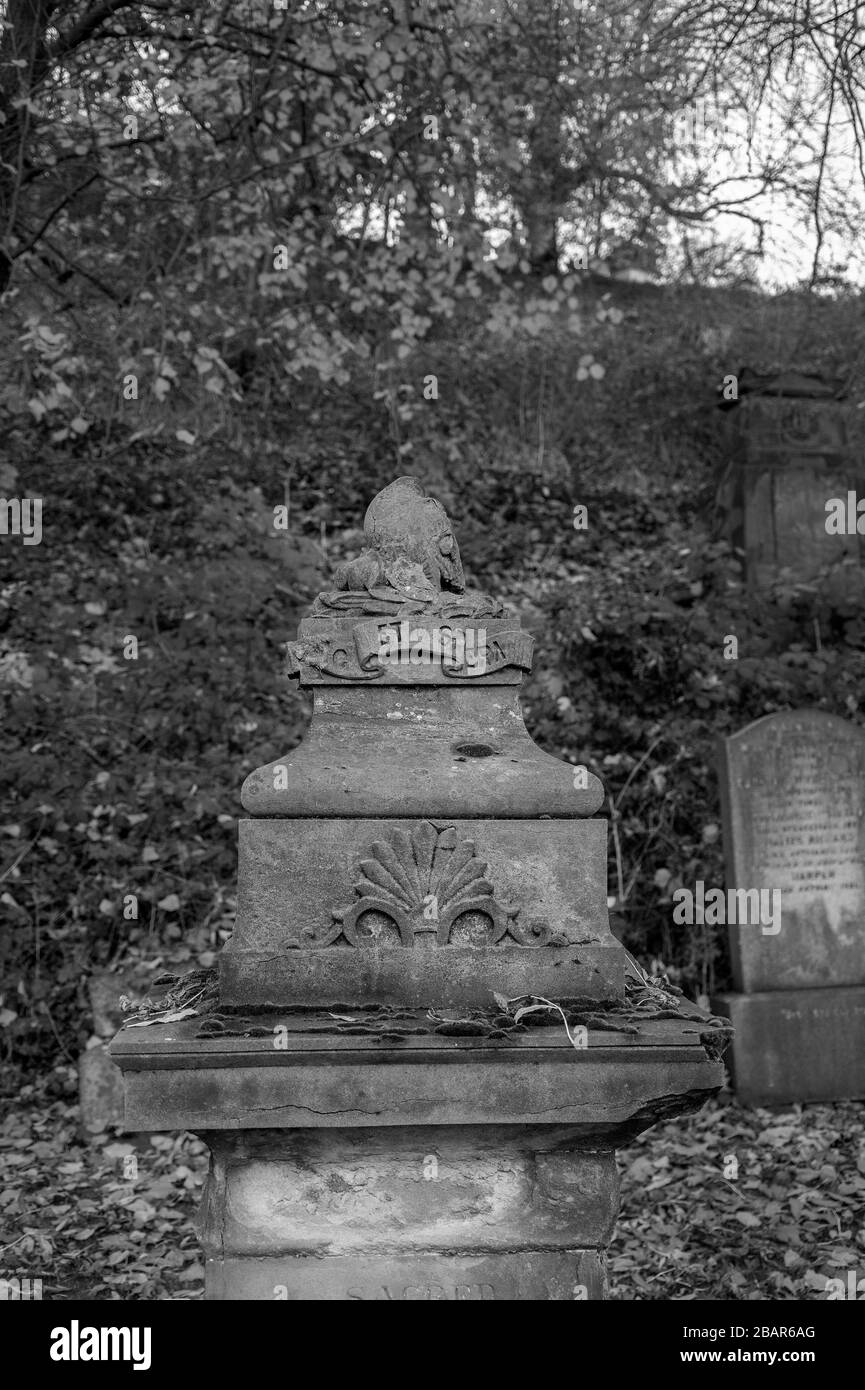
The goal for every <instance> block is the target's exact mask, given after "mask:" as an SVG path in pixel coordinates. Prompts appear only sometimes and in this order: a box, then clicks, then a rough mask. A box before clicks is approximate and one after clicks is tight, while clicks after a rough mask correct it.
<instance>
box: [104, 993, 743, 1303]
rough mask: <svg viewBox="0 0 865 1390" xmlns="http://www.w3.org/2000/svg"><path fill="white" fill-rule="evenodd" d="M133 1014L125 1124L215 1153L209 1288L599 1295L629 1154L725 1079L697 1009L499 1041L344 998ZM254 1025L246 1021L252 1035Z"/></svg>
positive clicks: (123, 1039) (209, 1196)
mask: <svg viewBox="0 0 865 1390" xmlns="http://www.w3.org/2000/svg"><path fill="white" fill-rule="evenodd" d="M201 1023H202V1020H189V1021H187V1022H183V1023H179V1024H162V1025H154V1026H152V1027H149V1028H146V1029H126V1030H125V1031H123V1032H121V1033H120V1034H118V1036H117V1038H116V1039H115V1041H114V1044H113V1046H112V1053H113V1056H114V1058H115V1060H116V1062H117V1063H118V1065H119V1066H120V1068H121V1070H122V1072H123V1076H124V1082H125V1087H126V1125H127V1128H128V1129H148V1130H154V1129H158V1130H169V1129H190V1130H193V1131H195V1132H196V1133H197V1134H199V1135H201V1137H202V1138H204V1140H205V1141H206V1142H207V1144H208V1145H209V1146H210V1149H211V1155H212V1157H211V1168H210V1176H209V1180H208V1184H207V1189H206V1193H205V1198H204V1203H203V1207H202V1213H201V1221H200V1234H201V1241H202V1246H203V1249H204V1253H205V1259H206V1297H207V1298H209V1299H292V1300H298V1299H310V1300H319V1299H337V1300H339V1299H344V1300H355V1299H391V1300H402V1299H442V1300H460V1299H487V1300H490V1299H505V1300H563V1299H565V1300H572V1299H602V1298H603V1297H604V1252H605V1250H606V1246H607V1243H608V1241H609V1239H610V1235H611V1233H612V1230H613V1226H614V1223H615V1219H616V1213H617V1206H618V1181H617V1176H616V1164H615V1148H616V1147H617V1145H619V1144H622V1143H626V1142H628V1141H629V1140H631V1139H632V1138H633V1137H634V1136H635V1135H636V1134H638V1133H639V1132H640V1131H641V1130H643V1129H645V1128H647V1127H648V1126H649V1125H651V1124H653V1123H655V1122H656V1121H657V1120H659V1119H662V1118H666V1117H667V1116H669V1115H672V1114H676V1113H682V1112H686V1111H689V1110H694V1109H697V1108H698V1107H699V1106H700V1105H702V1104H703V1103H704V1101H705V1100H706V1099H707V1097H708V1096H709V1095H711V1094H712V1093H714V1092H715V1091H717V1090H718V1089H719V1088H720V1086H721V1085H722V1084H723V1080H724V1073H723V1068H722V1066H721V1065H720V1063H719V1062H718V1061H716V1060H713V1057H714V1055H715V1052H716V1049H713V1048H711V1047H710V1049H709V1050H708V1051H707V1049H706V1047H705V1046H704V1043H703V1036H704V1027H703V1025H702V1024H701V1022H700V1020H699V1019H698V1018H697V1019H695V1018H691V1019H689V1020H687V1021H686V1020H682V1021H681V1022H679V1021H677V1020H656V1021H653V1022H649V1023H643V1024H640V1025H639V1026H638V1028H636V1029H635V1030H634V1031H633V1032H625V1031H621V1032H616V1031H609V1032H607V1031H600V1032H595V1031H592V1030H591V1029H590V1030H589V1032H588V1045H587V1046H586V1047H584V1048H580V1049H575V1048H574V1047H573V1046H572V1045H571V1043H570V1042H569V1041H568V1039H567V1036H566V1035H565V1032H564V1029H562V1028H547V1027H544V1028H536V1029H533V1030H531V1031H530V1032H526V1033H517V1034H514V1035H511V1036H506V1037H504V1038H489V1037H471V1036H469V1037H453V1036H447V1035H441V1034H436V1033H434V1032H432V1031H430V1027H431V1024H430V1023H429V1021H426V1022H425V1021H424V1016H423V1015H421V1014H419V1015H418V1017H417V1020H416V1022H415V1023H414V1024H412V1023H411V1022H410V1021H409V1022H406V1020H405V1018H403V1019H402V1020H401V1022H400V1023H399V1025H398V1027H399V1028H400V1030H402V1032H403V1036H401V1037H395V1036H394V1035H393V1031H391V1033H390V1035H388V1032H387V1031H386V1030H385V1031H382V1032H379V1033H377V1034H376V1033H374V1032H372V1031H370V1032H367V1033H364V1032H362V1031H361V1028H362V1026H363V1025H361V1026H360V1027H359V1028H358V1030H357V1031H356V1032H355V1033H350V1032H348V1031H346V1032H342V1033H340V1032H339V1031H338V1030H339V1028H340V1027H342V1028H343V1029H348V1028H349V1027H350V1025H348V1024H345V1023H343V1024H340V1022H339V1021H338V1020H336V1019H334V1017H333V1015H332V1014H330V1013H324V1012H323V1013H321V1014H316V1013H313V1012H312V1011H306V1012H296V1013H293V1014H292V1013H289V1014H282V1015H277V1014H274V1015H272V1016H269V1015H256V1016H255V1017H254V1019H253V1020H245V1021H244V1020H237V1021H236V1023H233V1024H230V1025H229V1027H230V1028H231V1029H232V1031H231V1032H230V1033H228V1034H222V1035H220V1036H216V1037H212V1036H211V1037H202V1036H197V1034H198V1033H200V1032H201V1031H202V1029H201ZM244 1029H246V1030H247V1032H246V1034H245V1035H244Z"/></svg>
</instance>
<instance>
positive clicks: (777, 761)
mask: <svg viewBox="0 0 865 1390" xmlns="http://www.w3.org/2000/svg"><path fill="white" fill-rule="evenodd" d="M724 763H725V768H724V774H723V778H722V780H723V782H724V784H725V786H724V791H725V803H726V806H725V819H726V848H727V858H728V874H727V879H728V886H729V885H731V884H735V886H736V887H741V888H761V889H763V888H765V889H778V890H779V891H780V894H781V931H780V933H779V934H778V936H777V937H776V938H773V939H772V940H771V941H770V942H768V943H767V942H766V941H765V940H762V941H761V940H758V939H756V938H755V936H754V934H753V933H751V934H750V935H749V932H748V928H747V927H744V928H736V927H734V928H733V929H732V930H731V948H732V953H733V964H734V974H735V976H736V986H737V988H740V989H745V990H746V991H749V992H751V991H754V990H759V989H786V988H801V987H806V986H812V985H813V986H833V985H843V984H859V983H861V982H863V981H865V733H863V731H862V730H860V729H858V728H857V727H856V726H855V725H853V724H849V723H847V722H846V721H845V720H842V719H838V718H836V717H835V716H832V715H828V714H824V713H823V712H821V711H810V710H803V711H796V712H793V713H784V714H777V715H769V716H767V717H766V718H765V719H762V720H758V721H757V723H756V724H752V725H751V726H750V727H749V728H747V729H745V730H743V731H742V732H741V734H738V735H736V736H735V737H734V738H732V739H728V740H727V743H726V749H725V759H724Z"/></svg>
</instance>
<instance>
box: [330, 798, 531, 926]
mask: <svg viewBox="0 0 865 1390" xmlns="http://www.w3.org/2000/svg"><path fill="white" fill-rule="evenodd" d="M357 867H358V878H357V880H356V882H355V884H354V890H355V893H356V894H357V898H356V900H355V901H354V902H353V903H351V904H349V905H348V906H346V907H339V908H334V909H333V919H334V925H335V927H336V930H335V931H334V933H333V935H332V936H331V938H330V939H331V941H334V940H336V938H337V935H338V934H340V933H341V935H342V936H343V937H344V938H345V940H346V941H347V942H348V944H349V945H351V946H420V947H424V946H427V947H430V946H431V947H436V946H448V945H460V946H489V945H493V944H495V943H496V942H501V941H503V939H504V938H507V937H510V938H511V941H512V942H516V944H517V945H520V946H543V945H545V944H546V942H547V940H548V939H549V930H548V929H547V928H546V927H545V926H538V925H536V924H532V925H530V926H528V927H525V928H524V927H522V926H518V925H517V923H516V920H515V919H516V917H517V914H518V912H519V908H517V907H511V906H508V905H507V904H504V903H500V902H498V901H497V899H496V897H495V892H494V889H493V886H492V884H491V883H489V882H488V881H487V879H486V878H485V877H484V875H485V874H486V870H487V866H486V864H485V863H484V862H483V861H482V860H481V859H479V858H478V857H477V854H476V853H475V844H474V841H473V840H461V839H458V837H457V832H456V829H455V828H454V827H453V826H448V827H446V828H445V829H442V830H438V829H436V827H435V826H434V825H432V824H431V823H430V822H429V821H421V822H420V823H419V824H418V825H417V826H416V827H415V828H414V830H412V831H411V833H409V832H408V831H405V830H394V831H393V833H392V834H391V837H390V839H389V840H376V841H374V842H373V844H372V845H371V847H370V856H369V858H368V859H362V860H361V861H360V863H359V864H358V866H357Z"/></svg>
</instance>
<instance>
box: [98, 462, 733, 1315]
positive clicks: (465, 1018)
mask: <svg viewBox="0 0 865 1390" xmlns="http://www.w3.org/2000/svg"><path fill="white" fill-rule="evenodd" d="M364 530H365V532H366V536H367V539H368V541H369V546H368V548H367V549H366V550H365V551H364V552H363V554H362V555H361V556H360V557H358V559H357V560H354V561H352V562H350V563H349V564H347V565H345V566H343V567H341V568H340V569H338V570H337V572H336V574H335V576H334V583H335V588H334V589H333V590H331V591H328V592H326V593H322V594H320V595H319V596H318V598H317V599H316V600H315V603H314V604H313V607H312V612H311V614H310V616H309V617H308V618H305V619H304V620H303V621H302V623H301V626H300V637H299V640H298V641H297V642H294V643H289V644H288V647H289V674H290V675H293V676H296V677H297V678H298V679H299V680H300V683H301V685H303V686H304V687H306V688H308V689H310V690H311V691H312V692H313V718H312V724H311V726H310V729H309V731H308V734H307V737H306V738H305V739H304V740H303V742H302V743H301V744H300V746H299V747H298V748H295V749H291V750H290V751H289V752H287V753H286V754H285V756H284V757H282V758H278V759H277V760H276V761H275V762H273V763H269V764H267V765H266V766H265V767H261V768H258V769H256V771H255V772H253V773H250V775H249V777H248V778H247V779H246V783H245V785H244V790H243V805H244V807H245V809H246V811H247V812H248V814H249V819H247V820H244V821H242V822H241V825H240V869H239V888H238V905H237V919H236V922H235V926H234V933H233V936H232V939H231V941H230V942H229V943H228V945H227V946H226V949H225V950H224V951H223V953H222V955H221V957H220V960H219V989H218V1009H217V1011H216V1012H214V1013H211V1014H209V1015H208V1016H207V1017H205V1018H200V1019H187V1020H186V1021H184V1022H179V1023H172V1022H170V1021H166V1022H164V1023H158V1022H157V1023H154V1022H153V1019H152V1017H151V1018H150V1019H148V1022H149V1023H150V1024H151V1026H148V1027H146V1028H141V1029H132V1028H127V1029H125V1030H123V1031H122V1032H121V1033H120V1034H119V1035H118V1037H117V1038H116V1039H115V1041H114V1043H113V1045H112V1055H113V1057H114V1059H115V1061H116V1062H117V1063H118V1065H119V1066H120V1069H121V1071H122V1073H123V1077H124V1083H125V1088H126V1124H127V1127H128V1128H129V1129H157V1130H166V1129H188V1130H193V1131H194V1132H195V1133H197V1134H200V1135H202V1136H203V1137H204V1138H205V1139H206V1141H207V1143H208V1144H209V1145H210V1149H211V1153H212V1163H211V1172H210V1181H209V1184H208V1188H207V1195H206V1198H205V1202H204V1210H203V1215H202V1225H201V1232H202V1243H203V1246H204V1250H205V1255H206V1261H207V1264H206V1268H207V1289H206V1292H207V1297H208V1298H213V1299H234V1298H243V1299H256V1298H267V1299H273V1298H276V1299H279V1298H290V1299H304V1298H306V1299H356V1298H385V1299H387V1298H392V1299H402V1298H443V1299H460V1298H487V1299H493V1298H497V1299H557V1300H558V1299H573V1298H580V1299H582V1298H589V1299H599V1298H603V1296H604V1250H605V1248H606V1245H607V1242H608V1240H609V1238H610V1233H611V1231H612V1229H613V1224H614V1222H615V1218H616V1202H617V1195H616V1194H617V1184H616V1169H615V1158H614V1150H615V1148H616V1146H617V1145H618V1144H622V1143H625V1142H627V1141H628V1140H629V1139H630V1138H632V1137H633V1136H634V1135H635V1134H638V1133H639V1132H640V1130H642V1129H645V1128H647V1127H648V1126H649V1125H651V1124H653V1123H654V1122H655V1121H656V1120H658V1119H661V1118H666V1117H667V1116H669V1115H674V1114H677V1113H681V1112H683V1111H687V1110H691V1109H695V1108H696V1107H698V1106H699V1105H701V1104H702V1103H703V1101H704V1100H705V1099H706V1098H707V1097H708V1096H710V1095H711V1094H712V1093H713V1092H714V1091H717V1090H718V1089H719V1087H720V1086H721V1085H722V1084H723V1080H724V1074H723V1069H722V1067H721V1066H720V1064H719V1062H718V1061H717V1060H716V1059H717V1057H718V1055H719V1050H720V1048H719V1043H720V1039H719V1034H718V1031H717V1028H714V1027H713V1026H712V1024H711V1021H710V1020H709V1019H708V1018H707V1016H706V1015H702V1014H700V1013H698V1012H696V1011H694V1010H690V1011H688V1010H677V1005H676V999H675V996H674V995H672V994H670V993H669V992H666V991H664V990H663V989H661V988H657V987H655V986H652V985H651V983H650V982H647V981H646V980H645V977H643V976H642V975H641V972H640V971H639V969H637V968H636V967H635V966H634V964H633V962H630V961H629V959H628V956H627V953H626V952H625V951H624V949H623V948H622V946H621V945H620V943H619V942H618V941H617V940H616V939H615V937H614V936H613V934H612V932H611V931H610V924H609V916H608V912H607V827H606V823H605V822H604V821H603V820H595V819H593V817H594V815H595V813H596V812H597V811H598V810H599V809H600V807H601V805H602V804H603V795H604V794H603V787H602V786H601V783H600V782H599V780H598V778H597V777H595V776H594V775H593V774H592V773H591V772H589V770H588V769H587V768H585V767H577V768H574V767H571V766H570V765H569V764H567V763H564V762H562V761H561V760H560V759H558V758H554V757H552V756H550V754H548V753H544V752H543V751H542V750H541V749H540V748H538V747H537V745H536V744H535V743H534V742H533V741H532V739H531V737H530V736H529V733H528V731H527V729H526V727H525V725H524V723H523V717H522V713H521V710H520V706H519V699H518V695H517V687H518V686H519V684H520V682H521V681H522V677H523V672H524V671H526V670H528V669H529V668H530V666H531V649H532V639H531V638H530V637H529V636H528V634H527V633H524V632H523V631H522V629H521V627H520V623H519V619H518V618H517V617H515V616H513V615H510V614H508V613H507V612H506V610H505V608H504V606H503V604H501V603H500V602H499V600H498V599H496V598H493V597H492V596H491V595H489V594H484V593H479V592H475V591H472V590H468V589H466V587H465V582H464V578H463V571H462V564H461V561H460V555H459V548H458V546H457V543H456V538H455V536H454V534H453V531H452V529H451V526H450V522H449V521H448V518H447V516H446V515H445V512H444V510H443V509H442V508H441V507H440V506H439V504H438V503H437V502H436V501H435V500H434V499H433V498H431V497H427V496H425V495H424V493H423V489H422V488H421V487H420V485H419V484H418V483H417V482H416V480H415V479H413V478H400V479H398V480H397V481H396V482H395V483H392V484H391V485H390V487H387V488H385V489H384V490H383V491H382V492H381V493H379V495H378V497H376V498H375V499H374V500H373V502H372V503H371V504H370V507H369V509H368V511H367V515H366V519H365V522H364ZM551 1001H553V1002H551ZM521 1006H524V1007H527V1008H528V1009H529V1013H528V1014H523V1013H521V1012H520V1008H521ZM166 1012H167V1013H168V1016H169V1018H170V1016H171V1012H172V1011H171V1009H170V1008H169V1009H168V1010H167V1011H166ZM677 1013H678V1015H679V1016H676V1015H677ZM565 1016H567V1018H568V1020H569V1023H570V1024H571V1025H572V1027H573V1028H574V1029H577V1030H578V1032H572V1031H569V1030H568V1029H567V1028H566V1027H565V1026H564V1018H565ZM524 1019H529V1020H530V1021H531V1025H532V1026H529V1025H528V1024H527V1023H525V1022H524V1021H523V1020H524ZM539 1019H540V1020H542V1023H543V1025H544V1026H541V1027H537V1026H534V1025H536V1024H537V1022H538V1020H539ZM552 1025H555V1026H552ZM710 1034H712V1036H710Z"/></svg>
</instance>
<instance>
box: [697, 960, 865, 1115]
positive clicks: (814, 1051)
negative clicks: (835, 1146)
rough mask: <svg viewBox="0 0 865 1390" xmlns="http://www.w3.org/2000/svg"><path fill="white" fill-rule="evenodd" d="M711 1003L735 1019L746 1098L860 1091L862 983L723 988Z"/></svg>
mask: <svg viewBox="0 0 865 1390" xmlns="http://www.w3.org/2000/svg"><path fill="white" fill-rule="evenodd" d="M711 1007H712V1012H713V1013H716V1014H720V1015H722V1016H723V1017H725V1018H729V1019H730V1021H731V1023H732V1024H733V1028H734V1041H733V1047H732V1056H731V1057H730V1058H729V1060H730V1063H731V1069H732V1073H733V1084H734V1087H735V1090H736V1095H737V1096H738V1098H739V1100H740V1101H742V1103H743V1104H745V1105H789V1104H794V1103H796V1102H800V1101H826V1100H860V1099H863V1098H865V985H852V986H839V987H838V988H834V989H833V988H829V989H789V990H787V989H784V990H771V991H764V992H761V993H758V994H722V995H719V996H718V997H717V998H715V999H713V1000H712V1001H711ZM728 1057H729V1054H728Z"/></svg>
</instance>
